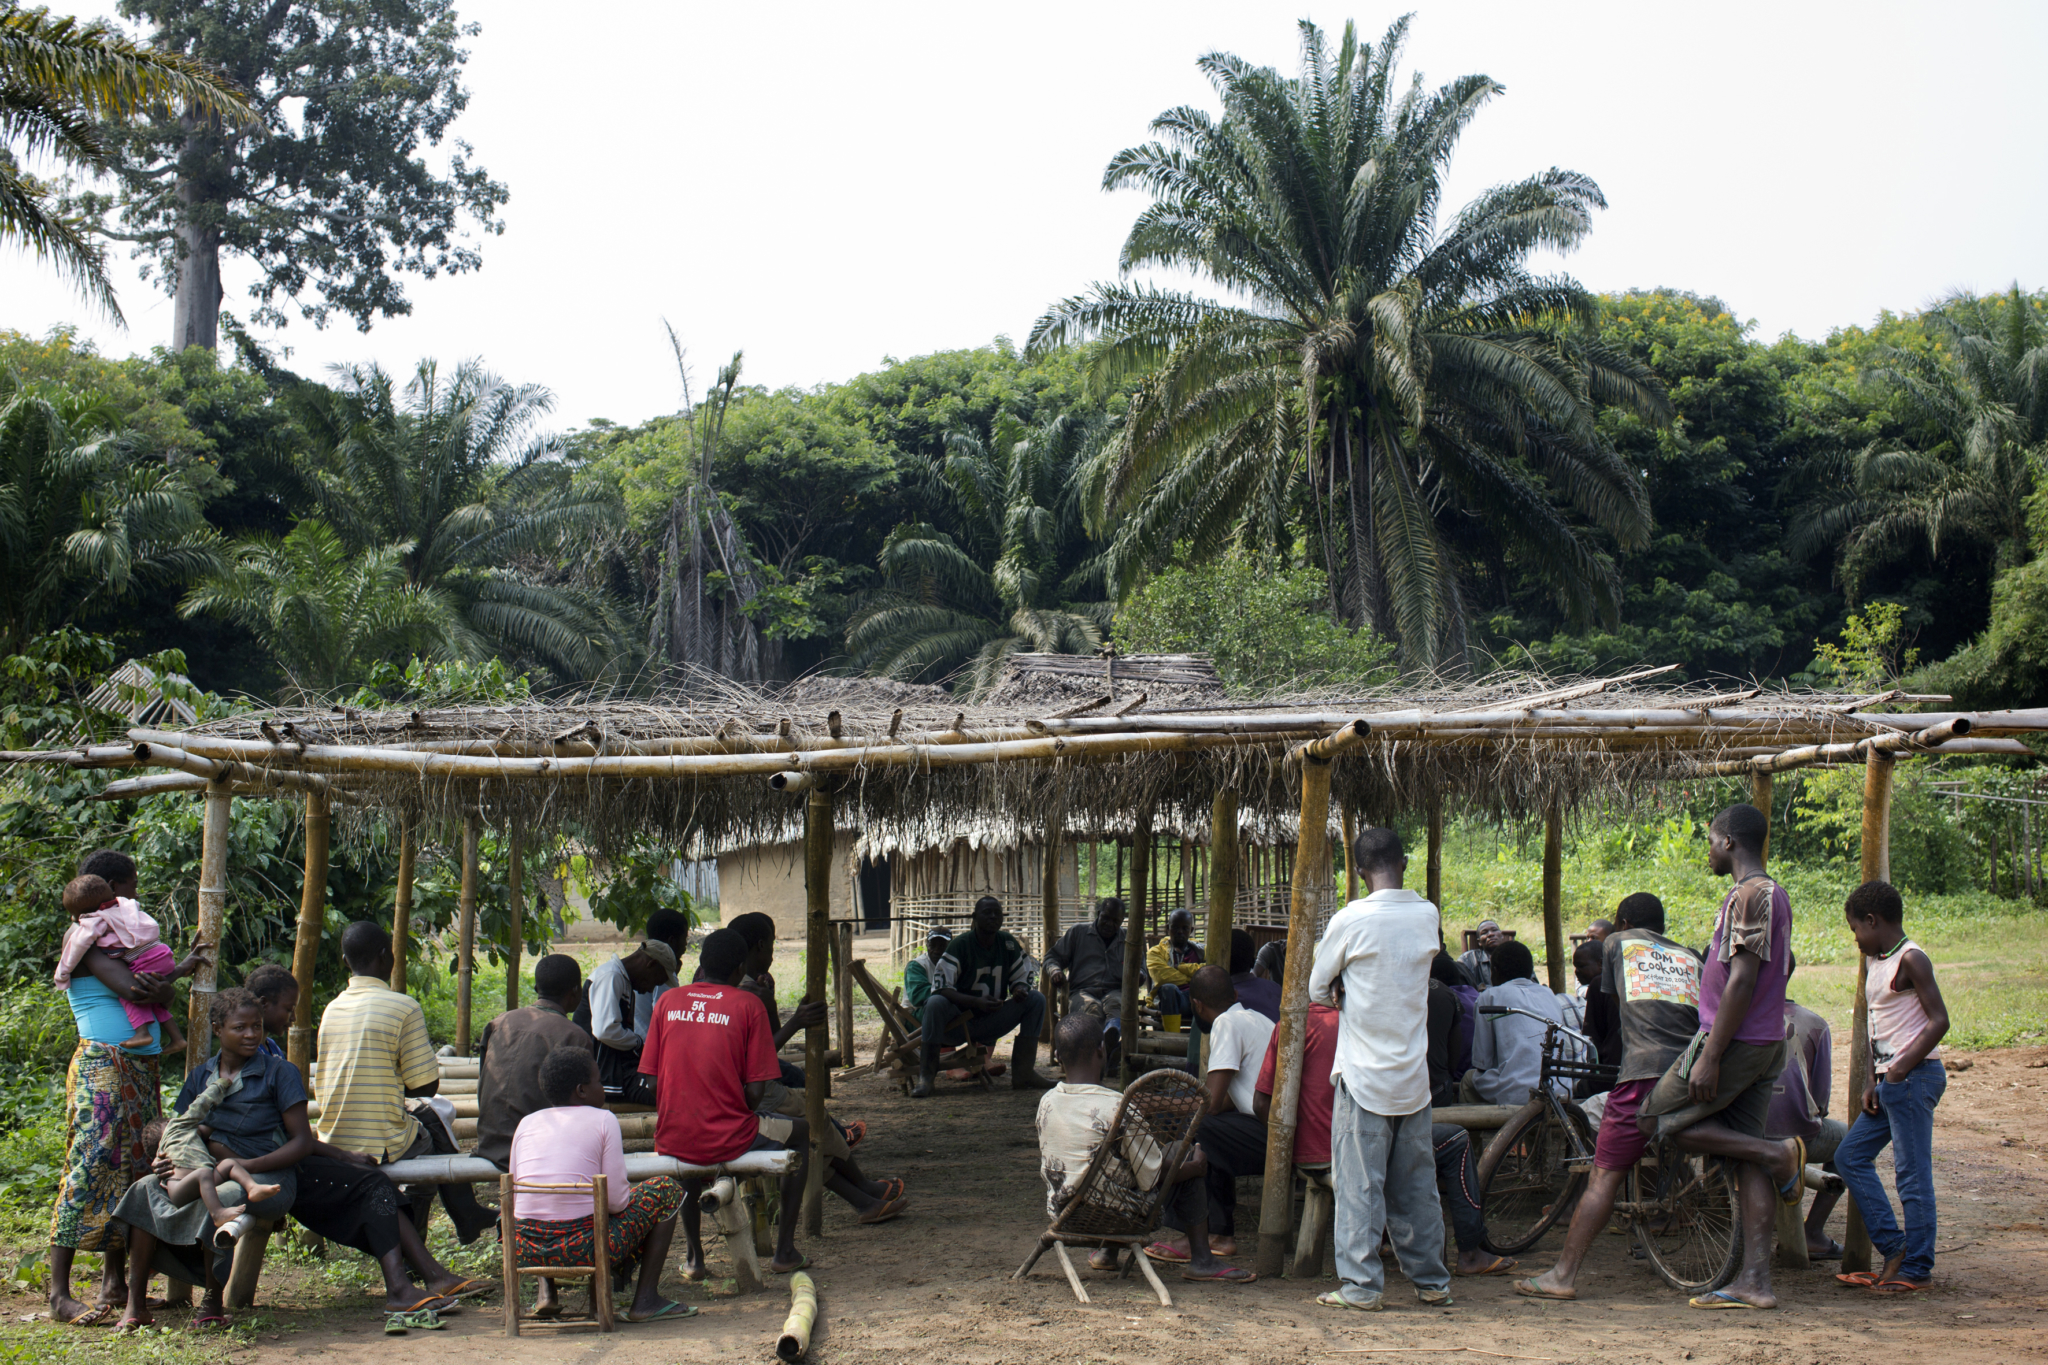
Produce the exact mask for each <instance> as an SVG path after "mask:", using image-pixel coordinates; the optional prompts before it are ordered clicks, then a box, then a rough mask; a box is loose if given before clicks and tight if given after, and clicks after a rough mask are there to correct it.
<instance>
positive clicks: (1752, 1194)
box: [1642, 805, 1806, 1309]
mask: <svg viewBox="0 0 2048 1365" xmlns="http://www.w3.org/2000/svg"><path fill="white" fill-rule="evenodd" d="M1770 829H1771V826H1770V821H1769V820H1767V819H1766V818H1765V817H1764V813H1763V812H1762V811H1760V810H1758V809H1757V808H1756V807H1755V806H1749V805H1740V806H1730V807H1728V809H1726V810H1724V811H1722V812H1721V813H1720V814H1719V815H1717V816H1715V817H1714V823H1713V824H1712V825H1711V826H1709V827H1708V830H1707V867H1708V868H1709V869H1710V870H1711V871H1712V872H1714V873H1715V874H1716V875H1717V876H1722V877H1732V878H1734V880H1735V885H1734V886H1732V887H1730V888H1729V890H1728V896H1727V899H1725V900H1723V901H1722V902H1721V912H1720V914H1719V915H1718V916H1717V917H1716V919H1715V921H1714V939H1713V943H1712V946H1711V947H1710V948H1709V949H1708V952H1707V961H1706V965H1705V966H1704V967H1703V968H1702V969H1701V972H1700V1032H1698V1033H1696V1034H1694V1035H1693V1039H1692V1042H1691V1043H1690V1044H1689V1045H1688V1046H1687V1047H1686V1049H1685V1051H1684V1052H1682V1053H1680V1054H1679V1056H1678V1060H1676V1061H1674V1062H1673V1063H1672V1064H1671V1068H1670V1070H1668V1071H1666V1072H1665V1073H1664V1075H1663V1077H1662V1078H1661V1079H1660V1080H1659V1081H1658V1082H1657V1085H1656V1088H1655V1089H1654V1090H1652V1091H1651V1092H1650V1097H1649V1099H1647V1100H1645V1101H1644V1102H1643V1109H1642V1112H1643V1116H1644V1118H1645V1119H1654V1120H1656V1129H1657V1133H1658V1135H1659V1136H1662V1137H1666V1138H1669V1139H1671V1140H1672V1141H1673V1142H1675V1143H1677V1144H1678V1145H1679V1146H1680V1147H1682V1148H1684V1149H1685V1150H1686V1151H1689V1152H1703V1153H1705V1154H1707V1155H1708V1156H1718V1157H1722V1158H1725V1159H1727V1160H1730V1161H1736V1162H1740V1163H1741V1166H1740V1175H1739V1177H1738V1178H1739V1180H1740V1182H1741V1189H1742V1196H1741V1205H1742V1269H1741V1271H1739V1272H1738V1273H1737V1274H1736V1276H1735V1279H1734V1280H1733V1281H1732V1282H1731V1283H1730V1284H1729V1285H1728V1287H1727V1288H1725V1289H1715V1290H1711V1291H1709V1292H1707V1293H1705V1294H1701V1295H1699V1296H1698V1297H1696V1298H1694V1299H1692V1300H1691V1303H1692V1306H1693V1307H1694V1308H1737V1309H1740V1308H1776V1307H1777V1306H1778V1298H1777V1295H1776V1294H1774V1293H1773V1292H1772V1290H1771V1232H1772V1228H1773V1218H1772V1205H1771V1199H1772V1196H1773V1194H1775V1195H1776V1197H1777V1198H1778V1199H1781V1200H1783V1201H1784V1202H1785V1203H1787V1204H1792V1203H1797V1202H1798V1201H1799V1200H1800V1199H1801V1198H1802V1197H1803V1195H1802V1189H1801V1175H1802V1174H1803V1168H1804V1167H1805V1165H1806V1144H1805V1143H1804V1142H1802V1141H1800V1140H1799V1139H1798V1138H1796V1137H1795V1138H1792V1139H1790V1140H1789V1141H1785V1142H1772V1141H1770V1140H1768V1139H1766V1138H1765V1137H1764V1124H1765V1121H1766V1120H1767V1118H1768V1117H1769V1114H1770V1109H1771V1087H1772V1086H1773V1085H1774V1084H1775V1083H1776V1082H1777V1079H1778V1074H1779V1073H1780V1072H1782V1071H1783V1070H1784V1069H1785V983H1786V982H1787V981H1788V980H1789V979H1790V978H1791V975H1792V898H1791V897H1790V896H1789V895H1787V894H1786V892H1785V888H1784V887H1782V886H1780V885H1778V884H1777V883H1776V882H1774V881H1772V880H1771V878H1770V876H1769V875H1768V874H1767V873H1765V871H1764V839H1765V838H1766V837H1767V836H1768V835H1769V834H1770Z"/></svg>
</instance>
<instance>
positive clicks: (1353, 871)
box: [1343, 801, 1358, 905]
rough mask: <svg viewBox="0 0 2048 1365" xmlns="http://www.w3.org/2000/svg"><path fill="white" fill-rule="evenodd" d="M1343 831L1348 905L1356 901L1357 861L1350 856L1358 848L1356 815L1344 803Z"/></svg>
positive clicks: (1345, 900)
mask: <svg viewBox="0 0 2048 1365" xmlns="http://www.w3.org/2000/svg"><path fill="white" fill-rule="evenodd" d="M1343 812H1344V814H1343V829H1344V903H1345V904H1346V905H1349V904H1350V903H1351V902H1352V901H1355V900H1357V899H1358V860H1357V859H1355V858H1353V857H1352V856H1351V853H1352V850H1353V849H1355V848H1357V847H1358V813H1357V812H1356V811H1354V810H1352V809H1351V803H1350V802H1349V801H1346V802H1345V803H1344V806H1343Z"/></svg>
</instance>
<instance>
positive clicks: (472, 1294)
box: [439, 1280, 498, 1299]
mask: <svg viewBox="0 0 2048 1365" xmlns="http://www.w3.org/2000/svg"><path fill="white" fill-rule="evenodd" d="M497 1287H498V1286H497V1282H496V1281H494V1280H464V1281H462V1282H461V1283H460V1284H456V1285H451V1286H449V1287H448V1288H447V1289H444V1290H442V1291H441V1293H440V1296H439V1297H441V1298H444V1299H473V1298H476V1297H478V1296H479V1295H482V1294H488V1293H490V1292H491V1291H492V1290H493V1289H496V1288H497Z"/></svg>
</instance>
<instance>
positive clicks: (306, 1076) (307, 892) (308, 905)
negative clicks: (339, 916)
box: [285, 792, 333, 1081]
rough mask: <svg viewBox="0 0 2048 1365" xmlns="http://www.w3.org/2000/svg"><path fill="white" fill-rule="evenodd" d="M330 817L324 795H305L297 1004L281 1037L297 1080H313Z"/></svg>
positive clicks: (295, 961)
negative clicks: (316, 974) (315, 995)
mask: <svg viewBox="0 0 2048 1365" xmlns="http://www.w3.org/2000/svg"><path fill="white" fill-rule="evenodd" d="M332 822H333V817H332V815H331V814H330V811H329V807H328V801H327V794H326V793H325V792H307V793H306V882H305V885H304V886H303V887H301V888H300V890H299V933H298V937H297V939H295V940H294V941H293V943H292V979H293V980H295V981H297V982H298V983H299V1000H298V1005H297V1007H296V1008H295V1009H294V1010H293V1012H292V1026H291V1031H290V1032H289V1033H288V1034H286V1035H285V1037H286V1048H285V1055H286V1056H288V1057H289V1058H290V1059H291V1063H292V1065H293V1066H295V1067H297V1068H298V1069H299V1077H300V1079H301V1080H303V1081H310V1080H311V1079H312V1076H313V975H314V971H315V969H316V968H317V967H318V965H319V961H320V932H321V930H322V929H324V928H325V927H326V922H327V846H328V836H329V833H330V829H331V826H332Z"/></svg>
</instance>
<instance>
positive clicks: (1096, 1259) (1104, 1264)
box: [1088, 1247, 1116, 1270]
mask: <svg viewBox="0 0 2048 1365" xmlns="http://www.w3.org/2000/svg"><path fill="white" fill-rule="evenodd" d="M1088 1268H1089V1269H1090V1270H1115V1269H1116V1253H1115V1252H1114V1251H1111V1250H1110V1249H1109V1248H1108V1247H1097V1248H1095V1250H1093V1251H1091V1252H1089V1253H1088Z"/></svg>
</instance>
